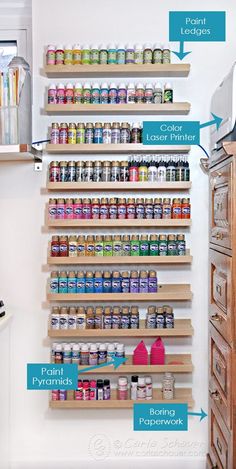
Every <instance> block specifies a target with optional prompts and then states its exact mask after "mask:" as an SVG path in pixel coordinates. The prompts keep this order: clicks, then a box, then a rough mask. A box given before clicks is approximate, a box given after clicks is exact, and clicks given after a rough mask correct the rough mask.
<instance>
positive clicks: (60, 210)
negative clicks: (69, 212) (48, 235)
mask: <svg viewBox="0 0 236 469" xmlns="http://www.w3.org/2000/svg"><path fill="white" fill-rule="evenodd" d="M56 218H57V220H63V219H64V218H65V199H57V214H56Z"/></svg>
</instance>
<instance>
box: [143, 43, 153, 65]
mask: <svg viewBox="0 0 236 469" xmlns="http://www.w3.org/2000/svg"><path fill="white" fill-rule="evenodd" d="M143 63H144V64H151V63H152V45H151V44H150V43H147V44H145V46H144V51H143Z"/></svg>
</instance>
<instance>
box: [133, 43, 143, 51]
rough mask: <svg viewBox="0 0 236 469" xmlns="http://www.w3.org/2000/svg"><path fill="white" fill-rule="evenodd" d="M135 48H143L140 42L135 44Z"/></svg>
mask: <svg viewBox="0 0 236 469" xmlns="http://www.w3.org/2000/svg"><path fill="white" fill-rule="evenodd" d="M135 50H143V46H142V45H141V44H135Z"/></svg>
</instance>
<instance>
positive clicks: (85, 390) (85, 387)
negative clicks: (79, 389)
mask: <svg viewBox="0 0 236 469" xmlns="http://www.w3.org/2000/svg"><path fill="white" fill-rule="evenodd" d="M83 400H84V401H89V400H90V389H89V380H88V379H85V380H84V381H83Z"/></svg>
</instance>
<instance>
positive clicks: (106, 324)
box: [104, 314, 112, 329]
mask: <svg viewBox="0 0 236 469" xmlns="http://www.w3.org/2000/svg"><path fill="white" fill-rule="evenodd" d="M111 325H112V317H111V316H110V315H107V314H106V315H105V316H104V329H111Z"/></svg>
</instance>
